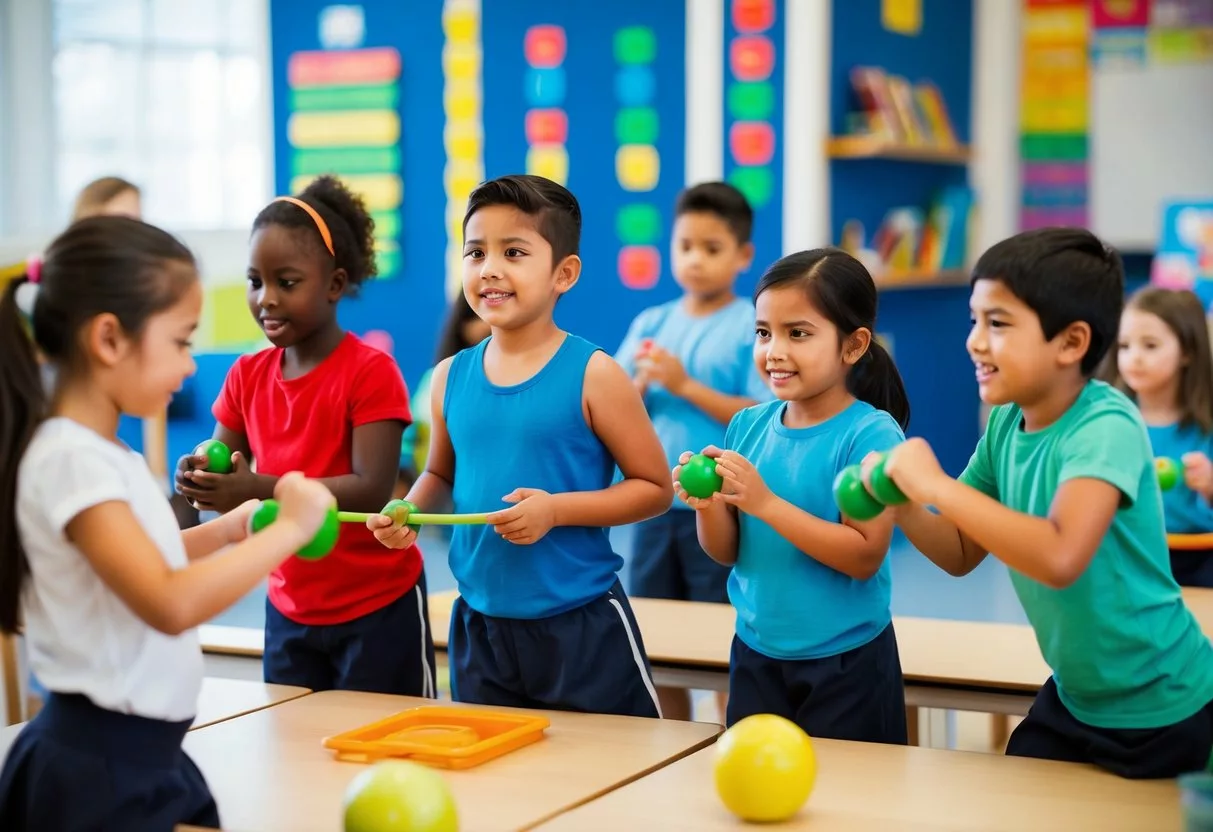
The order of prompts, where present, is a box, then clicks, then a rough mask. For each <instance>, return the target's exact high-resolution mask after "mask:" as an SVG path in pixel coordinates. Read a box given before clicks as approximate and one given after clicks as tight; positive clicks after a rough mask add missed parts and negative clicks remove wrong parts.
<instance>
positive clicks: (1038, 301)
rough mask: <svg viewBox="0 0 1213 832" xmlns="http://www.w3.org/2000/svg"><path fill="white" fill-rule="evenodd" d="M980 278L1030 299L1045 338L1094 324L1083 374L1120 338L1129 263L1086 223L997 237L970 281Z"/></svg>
mask: <svg viewBox="0 0 1213 832" xmlns="http://www.w3.org/2000/svg"><path fill="white" fill-rule="evenodd" d="M979 280H997V281H999V282H1001V283H1002V284H1003V285H1004V286H1006V287H1007V288H1008V289H1010V290H1011V294H1013V295H1015V297H1017V298H1019V299H1020V300H1021V301H1023V302H1024V303H1025V304H1027V306H1028V308H1029V309H1031V310H1032V311H1033V312H1035V313H1036V316H1037V317H1038V318H1039V319H1040V328H1041V330H1042V331H1043V332H1044V337H1045V340H1049V341H1051V340H1053V338H1055V337H1057V334H1058V333H1059V332H1061V331H1062V330H1063V329H1065V328H1066V327H1067V326H1069V325H1070V324H1073V323H1077V322H1079V321H1081V322H1083V323H1085V324H1087V325H1088V326H1089V327H1091V346H1090V347H1089V348H1088V349H1087V354H1086V355H1084V356H1083V358H1082V364H1081V367H1082V373H1083V375H1084V376H1090V375H1091V374H1092V373H1094V372H1095V369H1096V368H1097V367H1098V366H1099V362H1100V361H1101V360H1102V359H1103V357H1104V355H1105V354H1106V353H1107V351H1108V349H1109V348H1110V347H1111V346H1112V345H1113V344H1114V343H1116V337H1117V329H1118V328H1119V326H1120V313H1121V309H1122V308H1123V307H1124V296H1125V267H1124V264H1123V263H1122V262H1121V259H1120V254H1119V253H1117V251H1116V250H1115V249H1113V248H1112V247H1110V246H1107V245H1105V244H1104V242H1103V241H1102V240H1100V239H1099V238H1098V237H1096V236H1095V235H1094V234H1092V233H1091V232H1090V231H1087V230H1086V229H1083V228H1039V229H1036V230H1033V231H1024V232H1022V233H1020V234H1016V235H1015V236H1013V237H1008V238H1007V239H1005V240H1003V241H1002V242H999V243H995V244H994V245H993V246H992V247H991V248H990V249H989V250H987V251H986V253H985V254H983V255H981V257H980V258H979V259H978V260H977V265H975V266H974V267H973V274H972V277H971V279H970V281H969V285H970V286H973V285H976V284H977V281H979Z"/></svg>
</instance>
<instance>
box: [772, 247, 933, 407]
mask: <svg viewBox="0 0 1213 832" xmlns="http://www.w3.org/2000/svg"><path fill="white" fill-rule="evenodd" d="M792 283H796V284H798V285H799V286H800V287H801V288H802V289H803V290H804V292H805V294H806V295H808V298H809V302H810V303H811V304H813V306H814V308H816V309H817V311H819V312H820V313H821V314H822V315H825V317H826V318H827V319H828V320H829V321H830V323H832V324H834V326H835V327H836V328H837V329H838V337H839V339H840V342H839V343H840V344H841V339H843V338H846V337H848V336H849V335H851V334H852V333H853V332H855V330H857V329H866V330H868V331H869V332H871V333H872V339H871V341H870V343H869V346H868V350H867V352H865V353H864V355H863V357H862V358H860V359H859V362H858V363H857V364H856V365H855V366H854V367H852V368H851V372H849V373H848V374H847V390H848V391H849V392H850V393H851V395H852V396H854V397H855V398H857V399H860V400H862V401H865V402H867V403H868V404H870V405H872V406H873V407H875V408H878V409H880V410H884V411H886V412H887V413H888V414H889V415H891V416H892V417H893V418H894V419H895V420H897V424H899V425H901V429H902V430H905V429H906V427H908V426H909V424H910V399H909V397H908V396H907V395H906V388H905V385H904V384H903V383H902V381H901V373H899V372H898V371H897V365H896V364H894V363H893V356H891V355H889V352H888V350H886V349H885V348H884V346H883V345H881V344H880V342H879V341H877V340H876V335H875V332H876V283H875V282H874V281H873V280H872V275H870V274H868V270H867V269H866V268H864V266H863V264H862V263H860V262H859V261H858V260H856V259H855V258H854V257H852V256H851V255H849V254H847V253H846V252H845V251H843V250H842V249H838V248H815V249H812V250H811V251H798V252H796V253H795V254H789V255H788V256H787V257H783V258H781V259H779V260H776V261H775V262H774V263H773V264H771V266H770V268H768V269H767V270H766V272H765V273H764V274H763V275H762V278H761V279H759V281H758V288H756V289H755V290H754V300H755V302H757V300H758V297H759V296H760V295H761V294H762V293H763V292H765V291H767V290H768V289H774V288H775V287H777V286H786V285H789V284H792Z"/></svg>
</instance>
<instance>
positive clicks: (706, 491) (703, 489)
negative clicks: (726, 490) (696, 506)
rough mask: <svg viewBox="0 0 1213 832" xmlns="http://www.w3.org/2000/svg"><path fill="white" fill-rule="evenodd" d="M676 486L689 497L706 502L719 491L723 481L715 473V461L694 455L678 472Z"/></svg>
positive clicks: (700, 455)
mask: <svg viewBox="0 0 1213 832" xmlns="http://www.w3.org/2000/svg"><path fill="white" fill-rule="evenodd" d="M678 484H679V485H681V486H682V490H683V491H685V492H686V493H687V494H689V495H690V496H692V497H698V498H699V499H701V500H706V499H708V498H709V497H711V496H712V495H713V494H715V493H716V492H717V491H719V490H720V486H722V485H723V484H724V479H723V478H722V477H721V476H720V474H717V473H716V460H714V459H712V458H711V457H710V456H705V455H703V454H695V455H694V456H692V457H691V458H690V459H688V460H687V461H686V463H685V464H684V465H683V466H682V470H681V471H679V472H678Z"/></svg>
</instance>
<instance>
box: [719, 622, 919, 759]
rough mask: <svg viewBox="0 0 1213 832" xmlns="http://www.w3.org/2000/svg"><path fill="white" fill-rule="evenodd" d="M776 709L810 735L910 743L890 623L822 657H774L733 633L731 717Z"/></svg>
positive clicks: (734, 719) (733, 720)
mask: <svg viewBox="0 0 1213 832" xmlns="http://www.w3.org/2000/svg"><path fill="white" fill-rule="evenodd" d="M754 714H777V715H779V716H782V717H785V718H786V719H790V720H791V721H792V722H795V723H796V724H797V725H799V726H800V727H801V728H802V729H804V731H805V733H807V734H808V735H809V736H811V737H821V738H823V739H835V740H855V741H858V742H884V743H892V744H895V745H905V744H906V695H905V685H904V683H903V681H902V678H901V659H900V657H899V656H898V653H897V637H896V635H895V634H894V633H893V625H892V624H890V625H889V626H888V627H886V628H885V629H884V630H883V631H882V632H881V633H880V635H878V636H876V638H874V639H872V640H871V641H869V642H868V643H867V644H864V645H861V646H859V647H856V648H855V649H854V650H848V651H847V652H845V653H839V654H838V655H837V656H826V657H824V658H820V659H773V658H771V657H769V656H765V655H763V654H762V653H759V652H758V651H756V650H754V649H752V648H750V647H749V646H747V645H746V643H745V642H743V641H742V640H741V639H740V638H738V637H737V636H733V649H732V652H731V654H730V656H729V705H728V713H727V718H726V723H727V724H728V725H730V726H731V725H733V724H734V723H736V722H738V721H740V720H742V719H744V718H745V717H747V716H752V715H754Z"/></svg>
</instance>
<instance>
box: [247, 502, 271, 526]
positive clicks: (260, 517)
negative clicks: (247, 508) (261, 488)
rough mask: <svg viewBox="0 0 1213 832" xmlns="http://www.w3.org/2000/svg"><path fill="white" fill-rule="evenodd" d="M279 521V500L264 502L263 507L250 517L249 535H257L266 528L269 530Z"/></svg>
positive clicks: (258, 508) (260, 506) (258, 507)
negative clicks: (271, 525)
mask: <svg viewBox="0 0 1213 832" xmlns="http://www.w3.org/2000/svg"><path fill="white" fill-rule="evenodd" d="M277 519H278V501H277V500H262V501H261V505H259V506H257V508H256V509H255V510H254V511H253V513H252V514H250V515H249V518H248V528H249V534H256V533H257V532H259V531H261V530H262V529H264V528H267V527H268V526H269V525H270V524H272V523H273V522H274V521H275V520H277Z"/></svg>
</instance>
